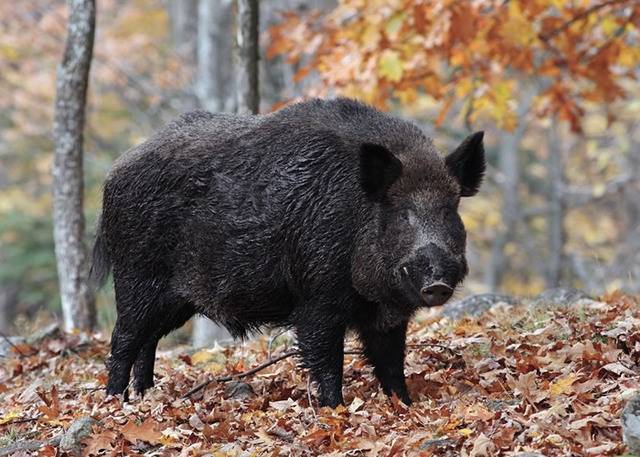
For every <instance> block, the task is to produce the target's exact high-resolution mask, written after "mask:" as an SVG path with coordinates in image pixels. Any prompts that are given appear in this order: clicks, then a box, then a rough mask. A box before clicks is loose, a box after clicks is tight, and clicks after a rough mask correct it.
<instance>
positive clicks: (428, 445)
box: [420, 438, 455, 451]
mask: <svg viewBox="0 0 640 457" xmlns="http://www.w3.org/2000/svg"><path fill="white" fill-rule="evenodd" d="M453 445H455V443H454V442H453V441H452V440H451V439H449V438H431V439H428V440H425V441H423V442H422V444H420V450H421V451H425V450H427V449H433V448H441V447H448V446H453Z"/></svg>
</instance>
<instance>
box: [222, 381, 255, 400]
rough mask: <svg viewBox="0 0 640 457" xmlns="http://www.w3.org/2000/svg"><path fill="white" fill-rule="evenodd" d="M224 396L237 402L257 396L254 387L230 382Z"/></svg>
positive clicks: (225, 388)
mask: <svg viewBox="0 0 640 457" xmlns="http://www.w3.org/2000/svg"><path fill="white" fill-rule="evenodd" d="M224 395H225V397H227V398H233V399H235V400H247V399H248V398H251V397H253V396H254V395H255V392H254V391H253V387H251V385H249V384H247V383H246V382H242V381H229V382H228V383H227V385H226V386H225V387H224Z"/></svg>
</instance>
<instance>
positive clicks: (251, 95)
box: [236, 0, 260, 114]
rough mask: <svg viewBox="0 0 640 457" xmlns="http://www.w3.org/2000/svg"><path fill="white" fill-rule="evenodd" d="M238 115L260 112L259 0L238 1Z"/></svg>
mask: <svg viewBox="0 0 640 457" xmlns="http://www.w3.org/2000/svg"><path fill="white" fill-rule="evenodd" d="M237 2H238V12H237V30H236V36H237V50H238V71H237V73H238V77H237V81H238V86H237V99H238V113H240V114H251V113H253V114H256V113H258V111H259V110H260V93H259V88H258V59H259V43H258V21H259V3H258V0H237Z"/></svg>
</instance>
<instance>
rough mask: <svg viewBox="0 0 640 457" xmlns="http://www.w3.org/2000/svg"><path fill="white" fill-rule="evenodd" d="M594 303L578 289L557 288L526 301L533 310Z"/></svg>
mask: <svg viewBox="0 0 640 457" xmlns="http://www.w3.org/2000/svg"><path fill="white" fill-rule="evenodd" d="M583 301H587V302H592V301H593V300H592V299H591V297H590V296H589V295H588V294H587V293H585V292H583V291H581V290H578V289H573V288H571V287H556V288H554V289H549V290H545V291H544V292H542V293H541V294H538V295H536V296H535V297H533V298H531V299H529V300H527V301H526V303H527V304H528V305H529V307H530V308H532V309H544V308H563V307H569V306H574V305H576V304H579V303H580V302H583Z"/></svg>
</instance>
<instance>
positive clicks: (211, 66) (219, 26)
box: [195, 0, 236, 112]
mask: <svg viewBox="0 0 640 457" xmlns="http://www.w3.org/2000/svg"><path fill="white" fill-rule="evenodd" d="M232 19H233V11H232V2H231V0H200V3H199V4H198V62H197V63H198V64H197V70H196V82H195V92H196V94H197V96H198V101H199V104H200V106H201V107H203V108H204V109H206V110H209V111H228V112H231V111H235V104H236V100H235V97H234V96H233V94H234V87H233V83H234V74H233V46H232V42H233V41H232V40H230V39H229V37H230V36H231V35H232V33H233V30H232Z"/></svg>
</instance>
